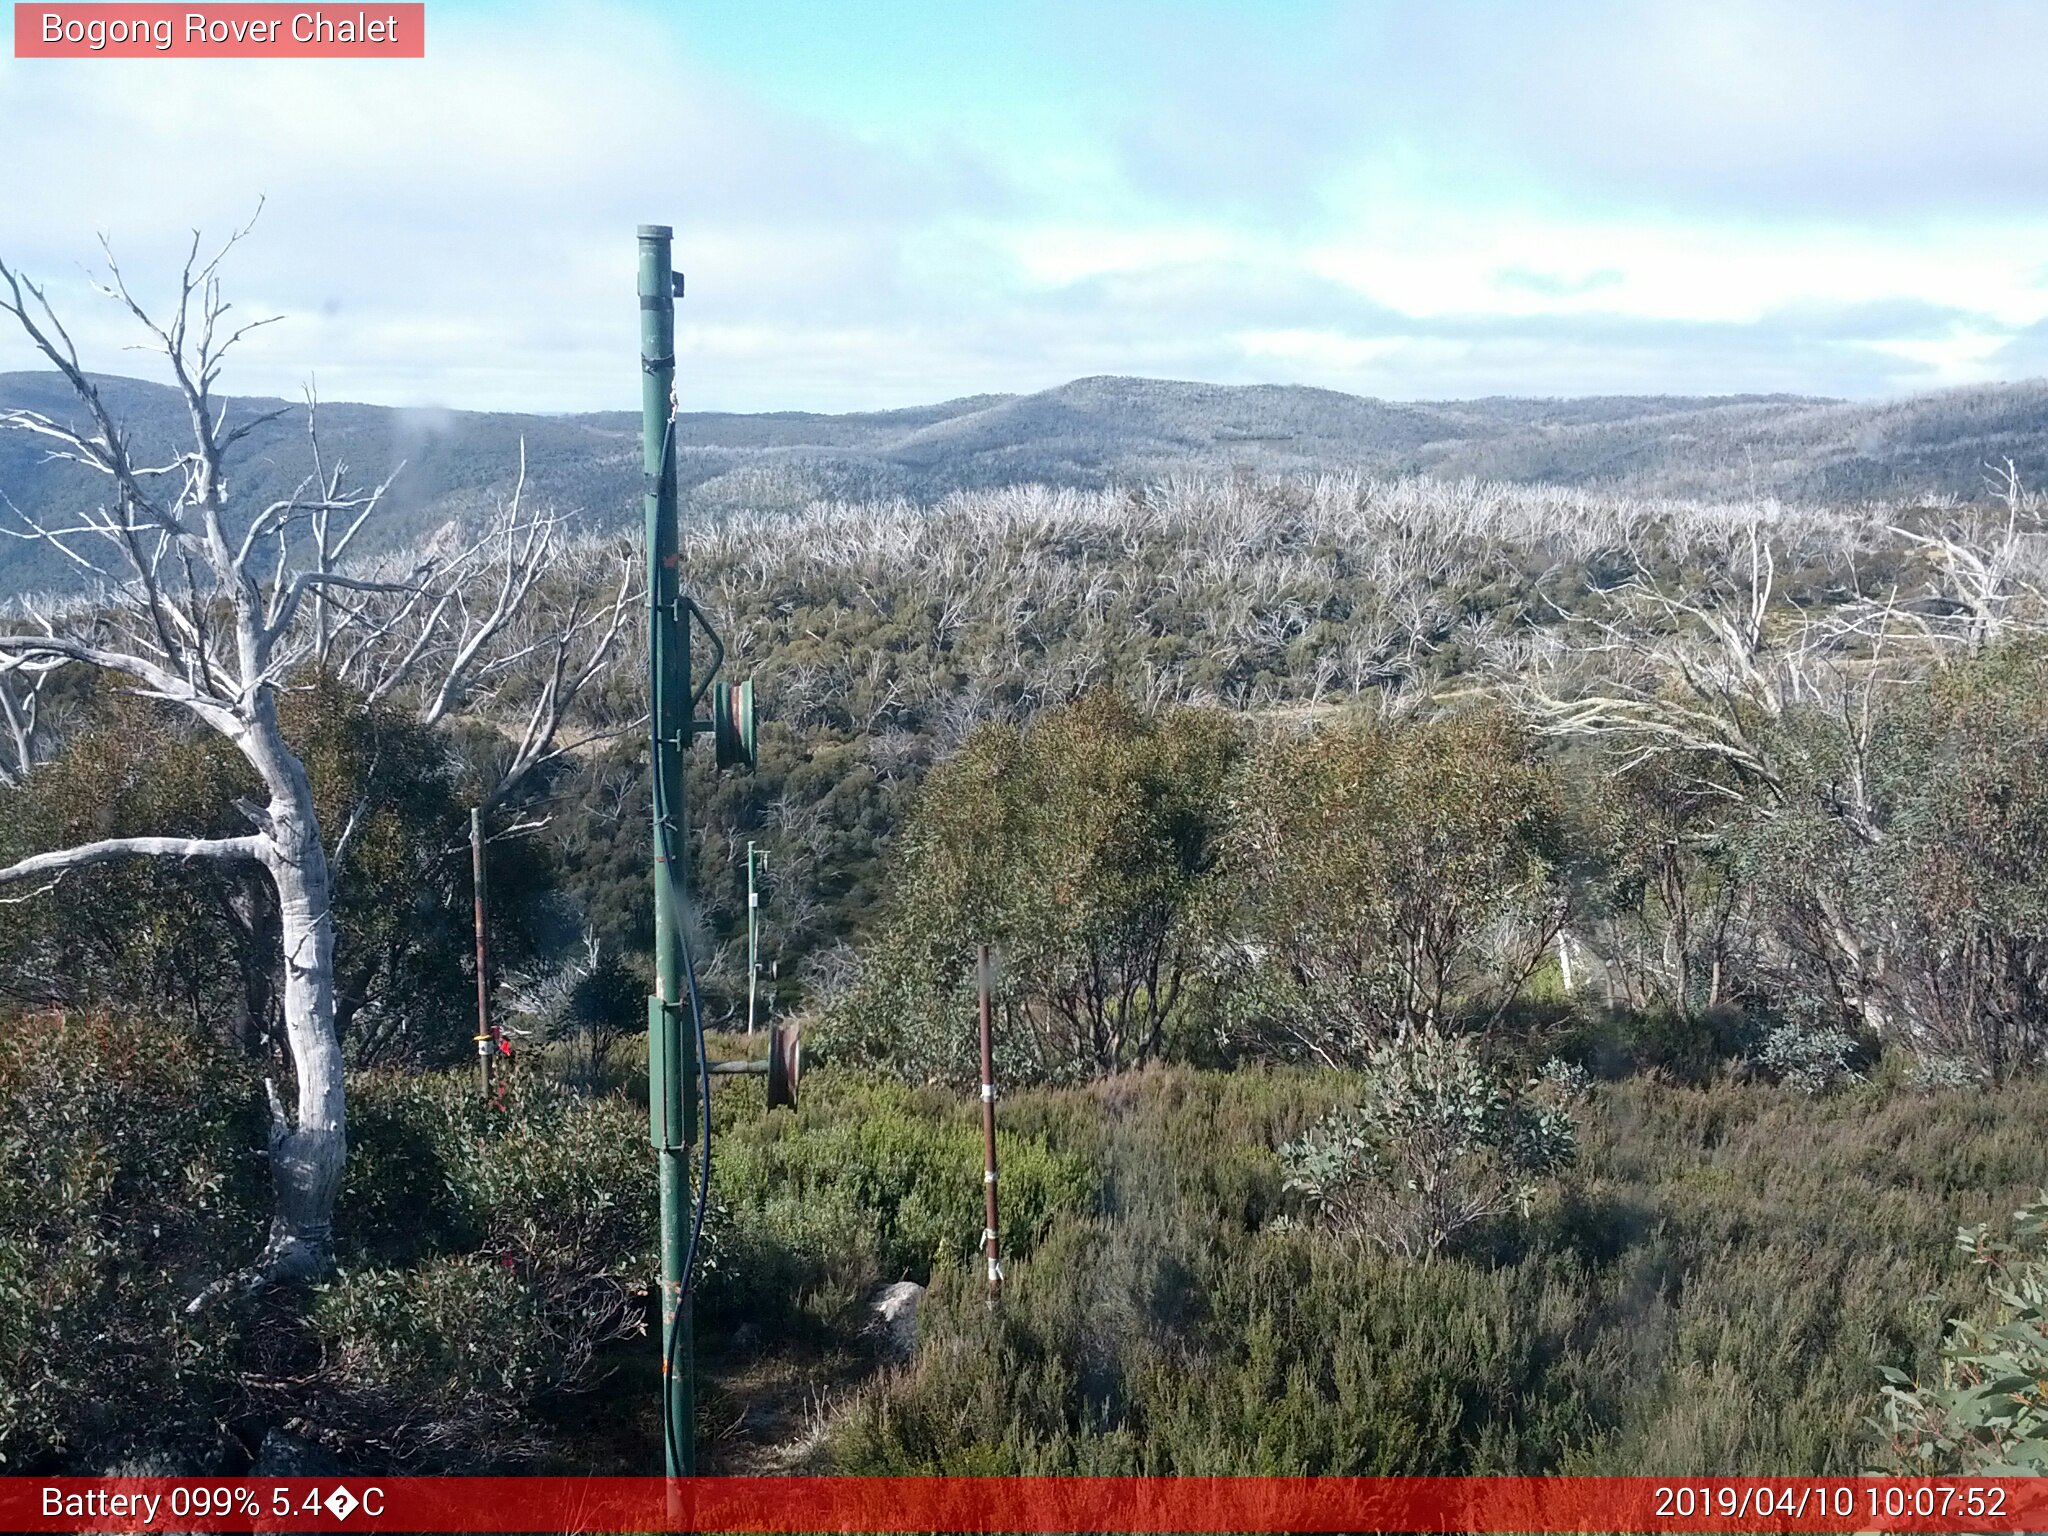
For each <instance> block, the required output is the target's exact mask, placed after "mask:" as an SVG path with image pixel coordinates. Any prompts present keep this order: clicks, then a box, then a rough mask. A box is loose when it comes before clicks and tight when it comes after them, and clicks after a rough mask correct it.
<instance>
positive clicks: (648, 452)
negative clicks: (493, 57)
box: [639, 224, 697, 1477]
mask: <svg viewBox="0 0 2048 1536" xmlns="http://www.w3.org/2000/svg"><path fill="white" fill-rule="evenodd" d="M671 236H672V231H671V230H670V229H669V228H668V226H666V225H662V224H643V225H641V226H640V234H639V241H640V281H639V288H640V427H641V469H642V472H643V477H642V484H643V489H644V496H643V503H644V505H643V511H644V513H645V522H646V541H647V593H648V651H649V656H650V683H651V691H652V694H653V697H652V698H651V699H650V700H649V701H648V718H649V721H650V728H651V731H652V736H653V740H652V742H651V743H650V747H651V750H652V753H653V761H652V764H651V766H652V768H653V771H654V772H655V774H656V775H657V778H658V781H659V784H660V786H662V789H663V791H664V792H663V793H662V794H660V795H659V796H658V797H657V800H656V806H655V813H654V814H655V821H654V980H655V995H654V996H653V997H651V998H649V999H648V1009H647V1067H648V1112H649V1129H650V1139H651V1140H652V1142H653V1144H654V1147H655V1152H656V1157H657V1160H658V1162H659V1164H660V1170H661V1363H662V1404H661V1412H662V1440H663V1444H664V1447H665V1460H666V1464H667V1467H668V1473H669V1476H671V1477H688V1476H691V1475H693V1474H694V1473H695V1471H696V1465H697V1450H696V1381H695V1364H694V1360H693V1355H694V1349H693V1341H692V1337H691V1334H692V1329H691V1318H690V1313H691V1307H690V1305H689V1303H688V1301H687V1299H686V1298H685V1297H684V1296H683V1293H682V1292H683V1278H684V1277H683V1265H684V1258H685V1245H686V1243H687V1241H688V1236H687V1234H688V1231H689V1226H690V1166H689V1164H690V1148H691V1147H692V1146H693V1145H694V1144H695V1142H696V1139H697V1065H696V1058H695V1056H694V1055H693V1054H692V1052H691V1048H690V1047H689V1046H686V1045H685V1035H684V1022H685V1021H684V1016H683V1015H684V1010H685V1009H686V1008H687V1007H688V1006H689V999H688V997H687V996H686V995H685V992H684V983H683V953H682V945H681V941H680V938H679V936H678V933H677V930H676V918H677V916H678V915H679V913H680V911H681V904H682V902H683V900H684V898H685V896H686V894H687V891H688V875H689V871H688V869H687V868H686V867H684V866H683V864H682V859H683V857H684V856H685V851H686V850H687V849H688V848H689V819H688V813H687V808H686V806H685V804H684V800H683V749H684V747H685V746H686V745H688V742H689V739H690V733H691V720H690V715H691V699H690V635H689V626H688V624H687V623H686V622H685V621H684V616H683V612H682V605H681V602H680V599H679V593H678V588H677V571H676V564H677V559H678V544H677V539H676V462H675V451H674V449H675V445H674V443H673V441H672V436H671V434H672V433H673V430H674V409H675V402H674V394H675V369H676V358H675V350H676V346H675V325H676V307H675V296H676V286H677V284H676V279H675V274H674V269H673V267H672V265H671V263H670V252H669V242H670V239H671ZM664 821H665V824H664ZM670 848H674V849H675V850H676V851H677V860H676V862H675V863H674V864H671V863H670V861H669V859H668V850H669V849H670Z"/></svg>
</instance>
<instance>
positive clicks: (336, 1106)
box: [242, 700, 348, 1281]
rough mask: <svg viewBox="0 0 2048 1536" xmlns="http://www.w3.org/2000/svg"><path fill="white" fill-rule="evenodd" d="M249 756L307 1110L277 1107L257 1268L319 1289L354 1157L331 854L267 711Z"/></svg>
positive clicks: (290, 1042)
mask: <svg viewBox="0 0 2048 1536" xmlns="http://www.w3.org/2000/svg"><path fill="white" fill-rule="evenodd" d="M257 715H258V719H257V723H256V726H255V728H254V729H253V730H252V732H251V734H250V739H249V740H248V741H246V742H245V743H243V744H242V745H243V750H244V752H245V754H246V755H247V756H248V758H249V759H250V761H251V762H253V763H254V764H255V765H256V767H257V768H258V770H259V771H260V772H261V773H262V774H263V777H264V780H265V782H266V783H267V785H268V786H269V789H270V805H269V808H268V820H269V825H268V826H267V827H266V828H265V829H264V831H265V837H264V839H263V846H262V852H261V853H260V855H259V857H260V858H261V860H262V863H263V867H264V868H265V869H266V870H268V871H269V873H270V878H271V880H272V882H273V883H274V884H275V885H276V886H277V905H278V913H279V918H280V928H281V934H282V938H283V948H284V1031H285V1044H286V1047H287V1048H288V1049H289V1050H290V1052H291V1058H292V1075H293V1077H294V1078H295V1079H296V1080H297V1085H298V1103H297V1105H296V1106H295V1109H294V1110H293V1112H292V1113H290V1114H289V1115H287V1113H286V1112H285V1108H284V1106H283V1104H282V1103H280V1102H279V1101H278V1098H277V1096H276V1094H275V1093H274V1092H273V1094H272V1097H271V1132H270V1177H271V1183H272V1187H273V1190H274V1193H275V1201H276V1203H275V1207H274V1210H273V1213H272V1216H271V1223H270V1240H269V1241H268V1243H266V1244H265V1245H264V1250H263V1254H262V1256H261V1257H260V1258H259V1259H258V1260H257V1263H256V1269H257V1271H258V1272H259V1273H258V1274H257V1275H256V1276H255V1278H257V1279H259V1280H262V1281H271V1280H297V1279H313V1278H318V1277H319V1276H321V1275H323V1274H324V1273H325V1272H326V1271H327V1270H328V1269H329V1268H330V1267H331V1266H332V1264H333V1257H334V1236H333V1233H334V1197H335V1195H336V1194H337V1193H338V1192H339V1190H340V1188H341V1171H342V1163H343V1159H344V1158H345V1157H346V1155H347V1151H348V1129H347V1117H346V1114H345V1110H344V1099H343V1084H342V1063H341V1042H340V1041H339V1040H338V1039H337V1038H336V1036H335V1032H334V919H333V914H332V910H331V907H330V904H329V902H330V896H331V889H332V887H331V882H330V880H329V878H328V871H327V851H326V849H325V848H324V847H323V846H322V844H321V841H320V820H319V817H318V815H317V814H316V813H315V811H314V808H313V790H312V785H311V784H310V783H309V782H308V780H307V778H306V770H305V768H304V766H303V765H302V764H301V763H300V762H299V760H298V758H297V756H296V755H295V754H294V753H293V752H292V751H291V749H290V748H289V747H288V746H286V745H285V742H284V738H283V736H282V735H281V734H280V733H279V732H278V729H277V721H276V717H275V714H274V712H273V711H272V710H271V709H270V708H269V707H268V701H267V700H266V701H265V702H264V703H263V704H261V705H259V706H258V709H257Z"/></svg>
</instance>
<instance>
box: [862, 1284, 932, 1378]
mask: <svg viewBox="0 0 2048 1536" xmlns="http://www.w3.org/2000/svg"><path fill="white" fill-rule="evenodd" d="M923 1300H924V1287H923V1286H921V1285H919V1284H918V1283H917V1282H916V1281H915V1280H898V1281H897V1282H896V1283H895V1284H894V1285H885V1286H883V1287H882V1288H881V1289H880V1290H879V1291H877V1292H875V1294H874V1295H873V1296H871V1297H869V1298H868V1311H869V1312H870V1313H871V1314H873V1318H874V1320H873V1321H872V1322H870V1323H869V1324H868V1329H869V1331H870V1332H872V1333H874V1334H876V1335H878V1336H879V1337H880V1339H881V1341H882V1352H883V1353H884V1354H886V1355H888V1356H889V1357H890V1358H891V1359H894V1360H908V1359H909V1358H910V1355H911V1351H913V1350H914V1349H916V1348H917V1309H918V1306H919V1304H920V1303H921V1302H923Z"/></svg>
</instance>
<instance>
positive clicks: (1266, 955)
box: [1219, 712, 1565, 1063]
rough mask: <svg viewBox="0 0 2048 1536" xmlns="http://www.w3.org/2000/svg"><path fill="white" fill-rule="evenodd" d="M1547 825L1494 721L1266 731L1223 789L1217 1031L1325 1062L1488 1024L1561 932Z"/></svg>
mask: <svg viewBox="0 0 2048 1536" xmlns="http://www.w3.org/2000/svg"><path fill="white" fill-rule="evenodd" d="M1559 823H1560V806H1559V801H1558V793H1557V787H1556V783H1555V781H1554V777H1553V775H1552V773H1551V772H1550V770H1549V769H1548V768H1547V767H1546V766H1545V765H1544V764H1543V763H1542V762H1540V761H1539V760H1538V758H1537V756H1536V753H1535V750H1534V744H1533V743H1532V742H1531V741H1530V740H1529V739H1528V738H1527V737H1526V736H1525V735H1524V734H1523V733H1522V732H1521V731H1519V730H1518V729H1517V728H1516V727H1515V726H1514V725H1513V724H1512V723H1511V722H1509V721H1508V720H1507V719H1505V718H1504V717H1502V716H1501V715H1499V714H1496V713H1491V712H1482V713H1467V714H1458V715H1451V716H1448V717H1444V718H1440V719H1433V720H1422V721H1415V722H1409V723H1405V724H1402V725H1398V726H1396V725H1385V724H1378V725H1366V726H1356V725H1353V726H1332V727H1329V728H1326V729H1323V730H1318V731H1315V732H1313V733H1310V734H1307V735H1300V736H1296V735H1282V736H1278V737H1276V738H1275V739H1273V740H1272V741H1270V742H1268V743H1267V744H1266V745H1265V746H1264V747H1263V748H1261V750H1260V751H1259V752H1258V753H1257V754H1256V755H1255V756H1254V757H1253V759H1252V761H1251V763H1250V765H1249V767H1248V769H1247V771H1246V772H1245V774H1244V775H1243V777H1242V779H1241V780H1240V781H1239V782H1238V783H1237V784H1236V785H1235V786H1234V788H1233V792H1232V796H1231V821H1230V826H1229V830H1228V832H1227V834H1226V835H1225V837H1224V850H1225V852H1224V875H1225V882H1224V883H1225V886H1226V889H1227V891H1228V893H1229V899H1230V900H1232V901H1233V902H1234V909H1233V911H1232V912H1231V915H1230V919H1229V926H1228V927H1227V929H1226V930H1225V931H1226V933H1227V934H1228V937H1229V946H1230V954H1231V955H1232V957H1233V959H1234V960H1235V964H1233V965H1230V966H1228V967H1227V968H1226V974H1225V977H1224V979H1223V981H1222V983H1221V985H1220V988H1219V990H1220V992H1221V993H1222V996H1223V998H1224V1008H1223V1013H1222V1017H1223V1021H1224V1027H1225V1028H1226V1029H1227V1030H1228V1031H1229V1032H1230V1033H1231V1034H1232V1036H1233V1037H1234V1038H1236V1039H1237V1040H1239V1041H1240V1042H1243V1043H1246V1044H1250V1045H1253V1046H1269V1047H1272V1048H1276V1049H1281V1050H1285V1051H1289V1052H1292V1053H1295V1054H1308V1055H1312V1056H1314V1057H1316V1058H1318V1059H1321V1060H1324V1061H1327V1062H1331V1063H1336V1062H1342V1061H1346V1060H1350V1061H1357V1060H1362V1059H1363V1058H1364V1057H1365V1056H1366V1055H1367V1054H1368V1053H1370V1052H1371V1051H1372V1050H1373V1049H1374V1047H1375V1045H1376V1044H1377V1043H1378V1042H1379V1041H1381V1040H1383V1039H1385V1038H1386V1037H1387V1036H1388V1035H1390V1034H1393V1033H1394V1032H1396V1031H1399V1030H1404V1029H1411V1028H1425V1029H1433V1028H1442V1027H1446V1026H1449V1025H1451V1024H1453V1023H1471V1024H1485V1023H1489V1022H1494V1021H1497V1020H1498V1019H1499V1017H1500V1016H1501V1014H1502V1013H1503V1012H1504V1011H1505V1010H1506V1009H1507V1008H1508V1007H1509V1006H1510V1005H1511V1004H1512V1003H1514V1002H1515V1000H1516V999H1517V997H1518V996H1519V995H1520V993H1521V991H1522V988H1523V987H1524V986H1525V985H1526V983H1527V982H1528V981H1529V979H1530V977H1531V976H1532V975H1533V974H1534V973H1535V970H1536V968H1537V966H1538V965H1539V964H1540V963H1541V962H1542V960H1543V958H1544V955H1545V953H1546V951H1547V949H1548V946H1549V945H1550V943H1551V941H1552V940H1553V939H1554V938H1555V937H1556V934H1557V931H1558V929H1559V927H1560V926H1561V925H1562V924H1563V921H1564V916H1565V896H1564V889H1563V883H1562V880H1561V877H1560V869H1559V863H1560V859H1561V848H1560V825H1559Z"/></svg>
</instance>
